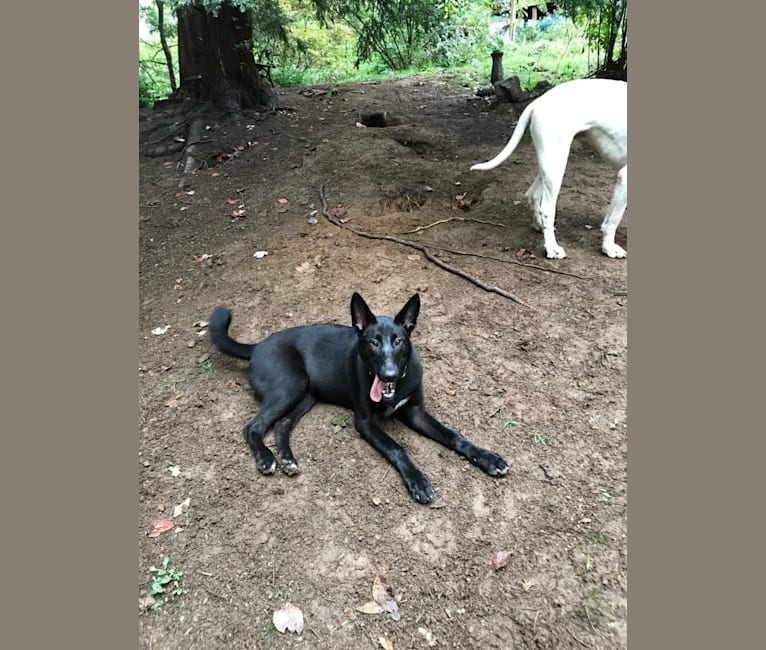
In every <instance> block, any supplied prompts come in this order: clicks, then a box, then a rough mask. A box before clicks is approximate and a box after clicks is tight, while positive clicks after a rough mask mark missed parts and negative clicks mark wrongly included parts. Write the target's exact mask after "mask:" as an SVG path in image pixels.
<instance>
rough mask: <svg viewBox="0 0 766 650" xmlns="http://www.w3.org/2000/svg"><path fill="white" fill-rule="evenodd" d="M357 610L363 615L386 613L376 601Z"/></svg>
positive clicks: (367, 603)
mask: <svg viewBox="0 0 766 650" xmlns="http://www.w3.org/2000/svg"><path fill="white" fill-rule="evenodd" d="M355 609H356V611H357V612H361V613H362V614H382V613H383V611H384V610H383V608H382V607H381V606H380V605H378V603H376V602H375V601H374V600H370V601H368V602H366V603H365V604H364V605H362V606H361V607H356V608H355Z"/></svg>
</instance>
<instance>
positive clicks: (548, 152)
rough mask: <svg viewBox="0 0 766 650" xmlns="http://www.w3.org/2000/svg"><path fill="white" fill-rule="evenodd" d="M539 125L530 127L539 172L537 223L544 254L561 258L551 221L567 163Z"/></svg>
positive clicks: (564, 154)
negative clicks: (547, 139) (540, 130)
mask: <svg viewBox="0 0 766 650" xmlns="http://www.w3.org/2000/svg"><path fill="white" fill-rule="evenodd" d="M533 127H538V128H537V130H535V129H534V128H533V130H532V140H533V142H534V143H535V148H536V149H537V166H538V171H539V175H540V181H539V183H540V192H539V194H540V202H539V204H538V205H537V215H536V216H535V219H536V221H537V223H539V224H541V225H542V227H543V245H544V246H545V254H546V256H547V257H549V258H550V259H563V258H565V257H566V256H567V254H566V252H565V251H564V249H563V248H562V247H561V246H559V245H558V243H557V242H556V235H555V233H554V230H555V228H554V221H555V219H556V201H557V200H558V197H559V190H560V189H561V181H562V180H563V179H564V170H565V169H566V166H567V154H568V151H567V149H565V148H562V147H561V146H560V145H559V146H556V145H557V143H556V142H555V140H554V141H553V142H550V141H546V140H545V137H544V135H545V134H542V135H541V134H540V133H539V124H535V125H533Z"/></svg>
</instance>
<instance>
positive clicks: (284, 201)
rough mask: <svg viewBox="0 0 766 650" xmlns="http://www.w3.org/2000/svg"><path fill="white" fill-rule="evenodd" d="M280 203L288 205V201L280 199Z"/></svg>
mask: <svg viewBox="0 0 766 650" xmlns="http://www.w3.org/2000/svg"><path fill="white" fill-rule="evenodd" d="M278 200H279V202H280V203H288V201H287V199H278Z"/></svg>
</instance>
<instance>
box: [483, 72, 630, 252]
mask: <svg viewBox="0 0 766 650" xmlns="http://www.w3.org/2000/svg"><path fill="white" fill-rule="evenodd" d="M527 126H529V131H530V134H531V135H532V142H533V143H534V145H535V152H536V154H537V166H538V170H539V173H538V174H537V178H535V180H534V182H533V183H532V185H531V187H530V188H529V189H528V190H527V192H526V194H525V196H526V197H527V199H528V200H529V204H530V207H531V208H532V210H533V213H534V216H533V218H532V225H533V226H534V227H535V228H537V229H538V230H542V232H543V238H544V243H545V253H546V255H547V256H548V257H551V258H559V259H560V258H563V257H566V253H565V252H564V249H563V248H562V247H561V246H559V245H558V244H557V243H556V237H555V235H554V232H553V231H554V220H555V218H556V200H557V198H558V195H559V190H560V189H561V181H562V179H563V178H564V170H565V169H566V165H567V159H568V158H569V148H570V147H571V144H572V140H573V139H574V137H575V136H576V135H578V134H579V135H581V136H582V137H583V138H584V139H585V140H587V141H588V142H590V144H591V145H593V147H594V148H595V149H596V151H598V152H599V154H601V157H602V158H603V159H604V160H605V161H606V162H608V163H609V164H610V165H612V167H614V168H615V169H616V170H618V171H617V184H616V186H615V188H614V194H613V195H612V204H611V206H610V208H609V212H608V213H607V215H606V217H605V219H604V221H603V223H602V224H601V231H602V232H603V234H604V237H603V241H602V244H601V250H603V251H604V253H605V254H606V255H608V256H609V257H625V256H626V255H627V253H626V252H625V249H624V248H622V247H621V246H618V245H617V244H616V243H615V241H614V234H615V231H616V230H617V226H619V225H620V221H622V216H623V214H624V213H625V207H626V206H627V204H628V84H627V83H626V82H624V81H613V80H610V79H578V80H575V81H567V82H566V83H563V84H561V85H559V86H555V87H554V88H551V90H549V91H547V92H546V93H545V94H543V95H541V96H540V97H538V98H537V99H535V100H534V101H533V102H532V103H531V104H529V106H527V107H526V108H525V109H524V112H523V113H522V114H521V117H520V118H519V123H518V124H517V125H516V129H515V130H514V132H513V135H512V136H511V139H510V140H509V141H508V144H507V145H505V148H504V149H503V150H502V151H501V152H500V153H499V154H498V155H497V156H495V157H494V158H493V159H492V160H490V161H489V162H485V163H480V164H478V165H474V166H473V167H471V169H492V168H493V167H497V166H498V165H499V164H500V163H502V162H503V161H504V160H505V159H506V158H508V157H509V156H510V155H511V154H512V153H513V151H514V149H516V147H517V145H518V144H519V142H520V140H521V138H522V136H523V135H524V131H525V130H526V128H527Z"/></svg>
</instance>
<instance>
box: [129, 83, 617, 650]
mask: <svg viewBox="0 0 766 650" xmlns="http://www.w3.org/2000/svg"><path fill="white" fill-rule="evenodd" d="M329 91H330V89H329V88H327V87H324V88H319V87H313V88H290V89H280V90H279V94H278V98H279V99H278V107H279V110H278V111H276V112H271V113H266V114H256V113H252V114H250V115H248V116H247V117H246V119H245V120H244V121H243V122H241V123H240V124H237V125H226V126H218V125H216V124H215V123H212V124H211V125H210V126H211V129H210V131H208V132H207V137H208V138H209V139H210V140H211V141H212V142H210V143H205V144H203V151H205V153H206V154H207V155H208V156H209V158H208V160H209V165H208V166H207V167H206V168H205V169H203V170H201V171H200V172H199V173H197V174H194V175H187V176H182V175H180V174H179V173H178V170H177V169H176V162H177V160H178V154H174V155H167V156H164V157H162V156H160V157H148V156H144V155H142V156H141V158H140V161H139V164H140V188H139V218H140V247H139V251H140V267H139V268H140V271H139V273H140V277H139V282H140V324H139V326H140V331H139V341H138V343H139V355H140V357H139V370H138V373H139V390H140V423H139V449H140V451H139V458H138V477H139V520H138V539H139V558H138V583H139V593H138V599H139V619H138V620H139V639H140V647H141V648H156V649H174V648H183V649H184V650H188V649H191V648H199V649H208V648H263V649H266V650H268V649H271V648H274V649H277V648H317V649H324V648H327V649H337V650H360V649H364V648H369V649H371V650H372V649H374V648H381V647H388V646H387V645H386V642H390V643H391V644H392V645H391V647H393V648H394V649H395V650H402V649H405V648H429V647H436V648H502V649H511V648H583V647H585V648H625V647H627V412H626V409H627V262H626V260H615V259H609V258H607V257H605V256H604V255H602V253H601V251H600V231H599V225H600V223H601V219H602V217H603V214H604V213H605V211H606V208H607V205H608V203H609V200H610V198H611V192H612V188H613V183H614V174H613V172H612V171H611V170H610V169H609V168H608V167H607V165H606V164H605V163H603V162H601V160H600V159H599V158H598V156H597V155H596V154H595V153H594V152H593V151H592V150H591V149H589V148H588V147H587V145H584V144H579V143H575V144H574V145H573V148H572V153H571V156H570V160H569V166H568V168H567V174H566V177H565V179H564V186H563V189H562V192H561V196H560V199H559V204H558V213H557V237H558V241H559V243H560V244H561V245H562V246H563V247H564V248H565V249H566V251H567V255H568V256H567V258H566V259H563V260H547V259H545V254H544V250H543V247H542V235H541V234H540V233H538V232H536V231H535V230H533V229H532V227H531V215H530V213H529V212H528V210H527V207H526V205H525V203H524V202H523V201H522V200H521V199H522V193H523V192H524V191H525V190H526V188H527V187H528V185H529V184H530V183H531V181H532V179H533V178H534V175H535V159H534V152H533V149H532V146H531V142H530V140H529V137H528V136H526V137H525V139H524V141H523V142H522V145H521V146H520V148H519V150H518V151H517V152H516V153H515V154H514V156H512V158H511V159H510V160H508V161H507V162H506V163H505V164H503V165H502V166H501V167H499V168H497V169H494V170H492V171H485V172H470V171H469V167H470V166H471V165H472V164H473V163H476V162H481V161H484V160H488V159H489V158H491V157H493V156H494V155H495V154H496V153H497V152H498V151H499V150H500V149H501V148H502V146H503V145H504V144H505V142H506V141H507V139H508V137H509V136H510V134H511V131H512V128H513V125H514V124H515V123H516V120H517V119H518V111H514V110H513V109H512V107H511V106H510V105H509V104H504V105H499V106H497V107H495V108H492V107H491V104H490V103H489V102H488V101H486V100H484V99H479V98H476V97H473V95H472V89H471V88H469V87H466V86H464V85H462V83H461V82H460V80H459V79H457V78H454V77H450V76H442V77H438V78H410V79H404V80H398V81H386V82H379V83H378V82H375V83H361V84H349V85H340V86H338V87H337V88H333V89H332V91H333V92H329ZM372 110H387V111H391V112H392V113H393V114H394V115H397V116H399V117H400V118H401V121H402V123H401V124H400V125H397V126H389V127H386V128H362V127H360V126H357V122H358V121H359V116H360V113H362V112H365V111H372ZM173 119H178V118H174V117H173V116H172V115H171V114H170V113H168V112H162V111H157V110H144V111H142V113H141V115H140V121H139V124H140V131H141V136H140V137H141V145H142V149H143V148H144V147H145V146H149V145H152V146H154V145H156V144H157V143H158V142H159V141H160V140H161V139H162V137H163V136H164V135H167V133H168V127H167V126H166V125H167V124H169V123H170V122H172V120H173ZM167 141H168V140H165V141H164V142H167ZM325 182H326V184H325V185H324V192H325V194H326V199H327V210H328V211H335V212H334V213H335V214H336V215H338V216H339V217H343V219H344V220H345V219H346V218H347V219H348V221H347V223H346V226H351V227H354V228H356V229H359V230H363V231H366V232H369V233H377V234H385V235H391V236H394V237H397V238H400V239H404V240H409V241H414V242H417V243H418V244H427V245H428V246H429V250H431V251H432V252H433V253H434V254H436V255H438V257H439V259H441V260H443V261H444V262H446V263H448V264H450V265H452V266H454V267H457V268H459V269H461V270H462V271H464V272H465V273H467V274H470V275H471V276H473V277H475V278H476V279H478V280H480V281H481V282H483V283H485V284H487V285H494V286H497V287H499V288H501V289H503V290H505V291H508V292H510V293H512V294H515V295H516V296H518V297H519V298H521V299H522V300H523V301H524V302H525V303H526V304H527V306H522V305H520V304H517V303H515V302H512V301H511V300H509V299H508V298H505V297H502V296H500V295H498V294H497V293H491V292H487V291H485V290H483V289H482V288H480V287H478V286H476V285H474V284H472V283H470V282H469V281H467V280H466V279H464V278H463V277H459V276H458V275H456V274H453V273H450V272H448V271H446V270H444V269H442V268H439V267H438V266H436V265H435V264H433V263H431V262H430V261H428V260H427V259H426V258H425V257H424V256H423V254H422V253H421V252H420V251H418V250H416V249H413V248H409V247H406V246H403V245H401V244H398V243H394V242H387V241H379V240H371V239H366V238H362V237H360V236H358V235H355V234H353V233H352V232H349V231H347V230H344V229H343V228H341V227H339V226H337V225H333V224H332V223H330V222H329V221H328V220H327V219H326V218H325V216H324V215H323V213H322V208H323V203H322V200H321V197H320V187H321V186H322V185H323V184H324V183H325ZM179 183H180V184H181V185H179ZM230 199H236V200H235V201H234V202H233V203H232V202H230V201H229V200H230ZM240 206H244V207H240ZM339 207H340V208H342V209H340V210H338V208H339ZM235 210H236V211H239V212H240V213H241V215H243V216H240V217H237V216H232V213H233V211H235ZM315 211H316V213H315ZM458 217H460V218H462V219H464V220H458V219H457V218H458ZM485 222H490V223H485ZM626 226H627V215H626V218H625V219H624V221H623V224H622V226H621V227H620V229H619V230H618V235H617V241H618V243H620V244H621V245H622V246H624V247H625V248H627V249H628V250H629V247H628V246H627V244H626V238H627V235H626V230H627V228H626ZM417 228H421V229H420V230H419V231H418V232H412V231H413V230H415V229H417ZM445 249H448V250H449V251H452V252H447V250H445ZM258 251H266V252H267V253H268V254H267V255H265V256H259V257H258V256H255V253H256V252H258ZM455 251H461V252H463V253H466V254H457V253H456V252H455ZM354 291H358V292H359V293H361V294H362V296H364V298H365V299H366V300H367V302H368V303H369V305H370V307H371V308H372V310H373V311H375V312H376V313H380V314H387V315H394V314H395V313H396V312H397V311H398V310H399V309H400V308H401V307H402V306H403V305H404V303H405V302H406V300H407V299H408V298H409V297H410V296H411V295H412V294H413V293H415V292H419V293H420V296H421V301H422V306H421V312H420V318H419V320H418V325H417V328H416V330H415V332H414V333H413V342H414V344H415V346H416V348H417V349H418V352H419V354H420V357H421V360H422V363H423V366H424V375H425V391H426V400H427V407H428V408H429V410H430V411H431V412H432V413H433V414H434V415H436V416H437V417H438V418H439V419H440V420H441V421H443V422H444V423H445V424H447V425H448V426H451V427H452V428H455V429H457V430H459V431H461V432H462V433H463V434H464V435H466V436H467V437H468V438H470V439H471V440H473V441H474V442H476V443H477V444H478V445H480V446H483V447H486V448H489V449H492V450H493V451H496V452H498V453H499V454H501V455H502V456H503V457H504V458H505V459H506V460H507V461H508V463H509V465H510V471H509V472H508V475H507V476H506V477H504V478H492V477H489V476H487V475H485V474H484V473H483V472H481V471H480V470H479V469H478V468H476V467H474V466H472V465H471V464H470V463H468V462H467V461H466V460H464V459H463V458H462V457H460V456H458V455H457V454H455V453H454V452H452V451H450V450H448V449H445V448H443V447H441V446H440V445H438V444H437V443H435V442H433V441H431V440H427V439H425V438H422V437H420V436H418V435H417V434H415V433H414V432H411V431H409V430H407V429H405V428H404V427H403V426H402V425H400V424H398V423H395V422H393V421H391V422H387V423H386V426H385V428H386V430H387V431H388V432H389V433H390V434H391V435H392V436H393V437H394V438H396V439H397V440H398V441H400V442H401V444H403V445H404V446H405V448H407V449H408V450H409V452H410V453H411V455H412V457H413V459H414V460H415V462H416V463H417V464H418V465H419V467H420V468H421V469H423V471H424V472H425V473H426V475H427V476H428V477H429V478H430V480H431V482H432V484H433V486H434V489H435V497H434V500H433V502H432V503H431V504H429V505H420V504H418V503H416V502H415V501H414V500H413V499H412V498H410V496H409V494H408V493H407V491H406V489H405V487H404V485H403V483H402V481H401V480H400V478H399V475H398V474H397V473H396V471H395V470H393V468H391V467H390V466H389V465H388V464H387V463H386V462H385V461H384V460H383V458H382V457H380V456H379V455H378V454H377V453H376V452H375V450H374V449H373V448H372V447H371V446H370V445H368V444H367V443H366V442H364V441H363V440H362V439H361V438H360V437H359V435H358V434H357V433H356V431H355V430H354V428H353V417H352V415H351V413H350V412H349V411H346V410H344V409H342V408H339V407H335V406H332V405H326V404H320V405H317V406H316V407H315V408H314V409H313V410H312V411H311V412H310V413H309V414H308V415H307V416H305V418H304V419H303V420H302V421H301V422H300V423H299V425H298V427H297V428H296V430H295V432H294V435H293V450H294V452H295V454H296V457H297V458H298V460H299V462H301V470H302V471H301V473H300V474H299V475H298V476H295V477H290V476H287V475H286V474H284V473H281V472H279V471H277V473H276V474H274V475H271V476H264V475H262V474H260V473H259V472H258V471H257V470H256V467H255V462H254V459H253V457H252V456H251V454H250V452H249V450H248V448H247V446H246V444H245V442H244V439H243V437H242V428H243V426H244V424H245V423H246V422H247V421H248V420H249V419H250V418H251V417H252V416H253V415H254V414H255V412H256V411H257V402H256V401H255V400H254V398H253V396H252V394H251V392H250V390H249V386H248V382H247V367H246V365H247V364H246V363H245V362H244V361H239V360H236V359H231V358H228V357H224V356H223V355H221V354H219V353H217V352H216V351H214V350H213V349H212V348H211V346H210V343H209V338H208V337H207V336H206V335H205V330H204V326H202V325H201V324H200V321H203V322H204V321H206V320H207V318H208V317H209V315H210V313H211V311H212V309H213V308H214V307H215V306H216V305H219V304H225V305H227V306H229V307H230V308H231V309H232V312H233V321H232V328H231V331H232V334H233V335H234V336H235V337H236V338H238V339H240V340H243V341H248V342H250V341H258V340H260V339H261V338H263V337H265V336H266V335H268V334H269V333H271V332H273V331H275V330H277V329H281V328H284V327H288V326H292V325H298V324H304V323H313V322H325V321H333V322H338V323H343V324H350V312H349V302H350V298H351V294H352V293H353V292H354ZM168 325H169V326H170V327H169V329H167V330H166V331H165V333H164V334H155V333H153V330H156V328H165V327H166V326H168ZM156 331H161V330H156ZM340 417H342V418H345V420H346V422H347V426H345V427H343V426H340V425H339V424H338V422H339V419H338V418H340ZM267 444H270V445H273V434H269V436H267ZM187 499H188V502H187V503H186V505H182V504H183V503H184V502H185V501H186V500H187ZM179 505H180V508H178V507H177V506H179ZM179 510H180V512H177V511H179ZM161 519H164V520H172V521H173V523H174V528H172V529H171V530H167V531H165V532H162V533H161V534H159V535H158V536H153V537H152V536H149V533H151V532H152V530H153V522H155V521H156V520H161ZM498 551H508V552H510V555H509V556H508V561H507V564H506V565H505V566H504V567H502V568H498V569H496V568H494V567H493V565H492V559H493V556H494V555H495V553H496V552H498ZM164 556H167V557H168V558H169V560H168V568H173V569H175V570H177V571H181V572H183V577H182V579H181V584H180V587H181V588H182V589H183V590H184V592H183V593H182V594H180V595H179V596H177V597H176V598H173V599H170V600H169V601H168V602H165V603H162V604H161V606H159V607H157V608H155V609H151V608H150V607H149V606H148V605H149V604H150V600H149V599H148V598H147V595H148V592H149V590H150V587H151V584H152V579H153V577H154V574H152V573H151V572H150V567H151V566H155V567H158V566H160V564H161V562H162V559H163V557H164ZM379 575H383V576H385V577H386V579H387V582H388V585H390V587H391V588H392V590H393V593H395V594H396V595H398V596H399V597H400V598H399V603H398V610H399V614H400V618H399V620H394V619H393V617H392V616H391V615H390V614H389V613H388V612H383V613H378V614H367V613H362V612H360V611H358V609H357V608H359V607H362V606H363V605H364V604H365V603H367V602H369V601H370V600H371V599H372V587H373V581H374V580H375V578H376V576H379ZM285 602H290V603H292V604H294V605H295V606H296V607H298V608H300V610H301V611H302V613H303V617H304V629H303V631H302V633H301V634H296V633H293V632H289V631H288V632H286V633H281V632H279V631H277V630H275V628H274V625H273V622H272V615H273V613H274V612H275V610H277V609H279V608H281V607H282V606H283V605H284V603H285Z"/></svg>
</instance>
